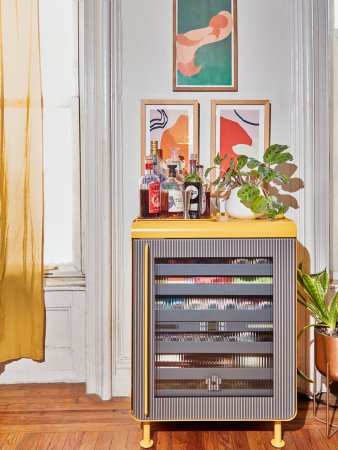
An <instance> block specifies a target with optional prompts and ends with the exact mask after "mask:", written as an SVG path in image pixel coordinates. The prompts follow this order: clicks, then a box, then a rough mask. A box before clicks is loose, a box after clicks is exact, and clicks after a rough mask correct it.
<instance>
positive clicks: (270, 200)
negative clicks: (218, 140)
mask: <svg viewBox="0 0 338 450" xmlns="http://www.w3.org/2000/svg"><path fill="white" fill-rule="evenodd" d="M287 149H288V146H287V145H279V144H275V145H271V146H270V147H268V148H267V149H266V151H265V153H264V157H263V161H258V160H257V159H255V158H250V157H248V156H245V155H238V157H237V160H236V161H235V159H234V157H232V158H231V160H230V163H229V167H228V169H227V170H226V171H225V170H223V169H221V165H222V162H223V161H224V160H225V159H226V158H227V154H225V155H224V156H223V157H222V158H221V157H220V155H219V154H217V155H216V157H215V159H214V164H215V166H214V167H210V168H208V169H207V170H206V171H205V176H206V177H207V176H208V175H209V173H210V171H211V170H213V169H216V168H218V169H219V176H218V178H217V179H216V180H215V181H214V182H213V185H214V186H215V188H216V193H217V194H218V195H219V194H220V193H221V192H224V191H229V194H230V195H229V198H228V200H227V201H226V211H227V213H228V214H229V215H230V216H231V217H234V218H238V219H251V218H256V217H258V216H262V215H265V216H267V217H268V218H270V219H274V218H276V217H280V216H282V215H283V214H284V213H285V212H286V209H287V208H286V206H285V205H284V204H283V203H282V202H281V201H279V200H278V199H277V198H276V197H275V196H274V195H270V194H269V191H268V184H269V183H271V182H273V181H278V182H280V183H282V184H286V183H288V181H289V179H288V177H287V176H286V175H285V174H283V173H282V172H280V171H278V170H277V169H276V167H275V166H276V165H277V164H282V163H285V162H288V161H292V160H293V157H292V155H291V153H289V152H286V150H287Z"/></svg>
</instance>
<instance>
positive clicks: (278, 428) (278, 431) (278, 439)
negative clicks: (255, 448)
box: [271, 421, 285, 448]
mask: <svg viewBox="0 0 338 450" xmlns="http://www.w3.org/2000/svg"><path fill="white" fill-rule="evenodd" d="M274 430H275V437H274V438H273V439H272V441H271V444H272V445H273V446H274V447H276V448H282V447H284V445H285V442H284V441H283V439H282V422H279V421H276V422H275V423H274Z"/></svg>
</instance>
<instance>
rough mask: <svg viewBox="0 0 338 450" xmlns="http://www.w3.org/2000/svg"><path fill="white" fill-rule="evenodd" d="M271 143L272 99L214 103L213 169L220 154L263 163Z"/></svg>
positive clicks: (212, 133)
mask: <svg viewBox="0 0 338 450" xmlns="http://www.w3.org/2000/svg"><path fill="white" fill-rule="evenodd" d="M269 142H270V102H269V101H268V100H238V101H234V100H212V102H211V162H210V164H211V166H213V165H214V163H213V161H214V158H215V156H216V154H217V153H219V154H220V156H221V157H222V156H223V155H225V154H227V155H228V157H227V158H226V159H225V160H224V161H223V162H222V169H225V170H226V169H227V168H228V166H229V162H230V158H231V157H232V156H233V157H234V158H235V160H236V159H237V155H246V156H249V157H250V158H256V159H259V160H262V158H263V155H264V152H265V150H266V148H267V147H268V146H269Z"/></svg>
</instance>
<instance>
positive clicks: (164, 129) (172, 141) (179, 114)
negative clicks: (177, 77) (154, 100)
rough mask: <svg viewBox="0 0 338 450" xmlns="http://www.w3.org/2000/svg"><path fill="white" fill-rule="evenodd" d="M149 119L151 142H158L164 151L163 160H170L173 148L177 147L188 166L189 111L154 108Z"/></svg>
mask: <svg viewBox="0 0 338 450" xmlns="http://www.w3.org/2000/svg"><path fill="white" fill-rule="evenodd" d="M149 119H150V120H149V141H153V140H155V141H158V143H159V147H160V148H161V149H162V150H163V160H164V161H166V159H169V158H170V154H171V148H172V147H177V148H179V149H180V155H181V156H183V158H184V160H185V166H187V164H188V157H189V143H190V139H189V136H190V133H189V131H190V130H189V111H188V110H184V109H179V110H178V109H160V108H154V109H151V110H150V115H149ZM148 148H149V146H148Z"/></svg>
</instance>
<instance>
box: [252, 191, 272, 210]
mask: <svg viewBox="0 0 338 450" xmlns="http://www.w3.org/2000/svg"><path fill="white" fill-rule="evenodd" d="M267 205H268V202H267V200H266V198H265V197H264V195H260V196H259V197H257V198H256V199H255V200H254V201H253V202H252V205H251V211H252V212H254V213H261V212H264V211H265V210H266V208H267Z"/></svg>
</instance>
